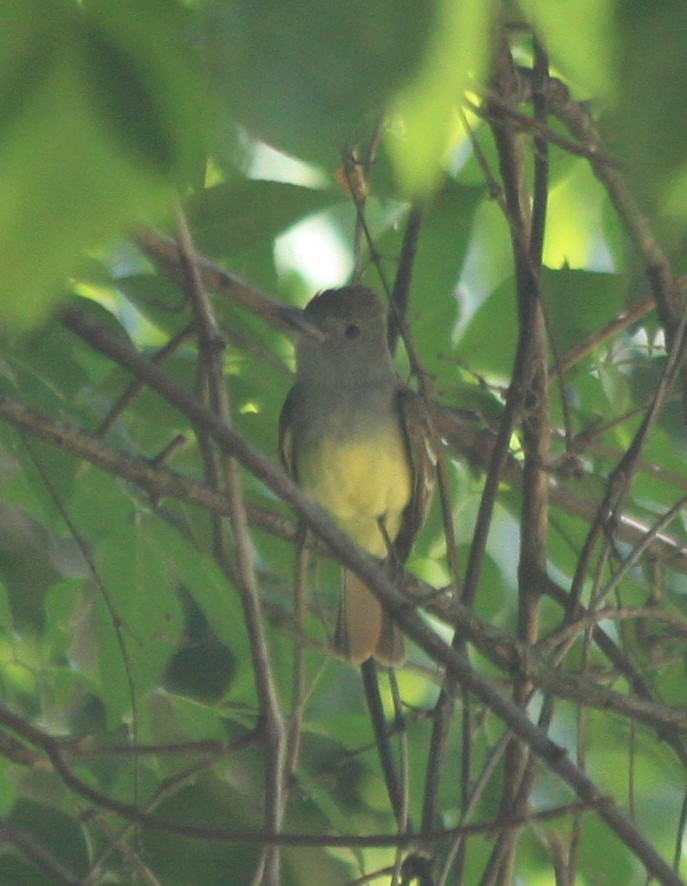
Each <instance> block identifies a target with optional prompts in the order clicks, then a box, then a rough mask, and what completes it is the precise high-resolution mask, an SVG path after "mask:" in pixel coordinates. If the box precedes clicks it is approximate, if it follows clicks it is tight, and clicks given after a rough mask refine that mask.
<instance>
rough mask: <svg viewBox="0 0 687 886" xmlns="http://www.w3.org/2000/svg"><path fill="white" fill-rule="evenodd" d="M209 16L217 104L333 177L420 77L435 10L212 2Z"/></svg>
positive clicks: (311, 1) (299, 1)
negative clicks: (360, 137)
mask: <svg viewBox="0 0 687 886" xmlns="http://www.w3.org/2000/svg"><path fill="white" fill-rule="evenodd" d="M206 15H207V19H206V26H207V32H206V39H207V43H208V46H207V53H208V58H209V61H210V66H211V70H212V74H213V80H214V84H215V87H216V89H217V92H218V94H219V96H220V100H221V101H225V102H227V104H228V106H229V107H230V108H231V109H232V111H233V112H234V113H235V114H236V117H237V118H238V119H239V120H240V122H241V123H242V124H243V125H244V126H245V127H246V128H247V129H248V130H249V132H250V133H251V134H254V135H257V136H259V137H260V138H261V139H262V140H263V141H266V142H268V143H269V144H273V145H275V146H276V147H278V148H280V149H281V150H284V151H287V152H289V153H292V154H296V155H297V156H303V157H307V158H325V160H326V161H327V165H328V166H329V167H330V168H332V167H333V166H334V165H338V156H339V152H340V150H341V149H342V148H343V147H345V146H346V145H348V144H351V143H354V142H355V140H356V137H357V134H356V129H357V127H358V126H359V124H360V123H361V121H362V120H363V118H364V117H365V116H366V115H368V114H370V115H379V114H381V112H382V110H383V108H384V103H385V102H386V101H387V100H388V98H389V97H390V96H391V94H392V93H393V92H394V91H395V90H396V89H397V88H398V87H399V86H400V85H401V84H403V83H405V82H407V81H408V79H409V78H410V76H411V75H412V73H413V72H414V70H415V69H416V68H417V65H418V62H419V60H420V58H421V57H422V54H423V50H424V47H425V44H426V41H427V37H428V31H429V28H430V25H431V23H432V21H433V19H434V16H435V3H434V2H431V3H423V2H421V0H400V2H398V0H397V2H393V0H370V2H367V3H364V4H348V3H342V4H336V5H334V6H326V7H325V6H322V4H321V3H319V2H317V0H296V2H292V3H289V4H284V3H281V2H280V0H269V2H263V3H261V4H255V3H252V2H250V0H235V2H233V3H226V2H221V0H212V2H209V3H208V4H207V13H206ZM306 96H307V100H306V99H305V97H306Z"/></svg>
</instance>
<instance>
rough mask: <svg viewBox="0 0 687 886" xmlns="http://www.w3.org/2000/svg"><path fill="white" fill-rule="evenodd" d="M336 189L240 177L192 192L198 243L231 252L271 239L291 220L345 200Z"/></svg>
mask: <svg viewBox="0 0 687 886" xmlns="http://www.w3.org/2000/svg"><path fill="white" fill-rule="evenodd" d="M340 199H341V197H340V195H339V194H337V193H332V192H331V191H327V190H322V189H319V190H318V189H314V188H305V187H302V186H300V185H292V184H287V183H285V182H275V181H259V180H238V181H233V182H227V183H225V184H221V185H215V187H213V188H208V189H207V190H205V191H201V192H200V193H199V194H197V195H196V196H195V197H193V198H191V200H190V201H189V205H188V213H189V220H190V223H191V227H192V230H193V236H194V239H195V241H196V244H197V245H198V246H199V247H201V249H202V250H203V251H204V252H207V253H210V254H211V255H213V256H219V257H227V256H231V255H234V254H236V253H241V252H244V251H247V250H248V249H253V248H255V246H256V244H258V243H261V242H262V243H266V244H270V246H271V243H272V240H273V239H274V237H276V236H277V234H280V233H281V232H282V231H284V230H285V229H286V228H287V227H289V226H290V225H293V224H295V223H296V222H298V221H301V220H302V219H303V218H305V217H306V216H308V215H311V214H312V213H314V212H317V211H319V210H321V209H324V208H326V207H327V206H329V205H330V204H331V203H333V202H336V201H337V200H340Z"/></svg>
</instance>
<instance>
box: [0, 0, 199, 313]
mask: <svg viewBox="0 0 687 886" xmlns="http://www.w3.org/2000/svg"><path fill="white" fill-rule="evenodd" d="M136 6H137V10H138V13H137V16H133V15H131V14H130V11H129V10H130V9H131V8H132V6H130V5H129V4H126V3H122V4H101V3H94V4H89V5H88V6H87V7H86V9H80V8H79V7H78V6H76V5H75V4H74V3H71V2H69V0H47V3H46V2H42V0H8V2H7V3H4V4H3V10H2V13H0V57H2V59H3V62H2V63H0V120H4V121H5V125H3V127H2V136H1V137H0V177H2V179H3V181H4V182H5V189H4V195H3V201H2V206H1V207H0V276H2V279H3V287H4V293H5V298H6V303H5V313H4V322H5V323H6V324H7V325H9V326H20V327H23V326H26V325H28V324H31V323H35V322H36V321H37V320H38V319H39V318H40V317H41V316H43V315H44V314H45V312H46V310H47V309H48V307H49V305H50V303H51V302H52V301H53V300H54V299H55V298H56V296H57V294H58V291H59V287H60V286H61V283H62V280H63V279H64V277H65V276H66V275H67V274H68V273H69V272H70V270H72V269H73V267H74V266H75V264H76V261H77V256H78V255H79V253H80V252H81V250H82V249H83V248H85V247H87V246H89V245H93V244H95V243H96V242H98V241H102V240H105V239H107V238H109V237H112V236H113V235H114V234H116V233H117V232H119V231H121V230H122V229H123V228H124V227H125V226H130V225H132V224H134V223H136V222H138V221H139V220H140V218H141V216H142V214H144V213H151V212H152V213H159V212H160V211H161V210H162V209H163V208H164V207H165V204H166V203H167V202H168V199H169V198H168V187H167V186H168V184H169V182H170V179H171V176H172V175H176V174H181V172H182V167H183V165H184V164H185V163H186V162H187V161H186V159H185V155H187V153H188V151H187V148H186V147H184V144H185V142H188V138H187V136H186V132H187V129H186V127H184V126H181V125H180V119H181V118H180V116H179V115H177V117H176V119H175V120H174V121H173V120H171V119H170V113H171V111H172V109H178V108H181V107H186V106H187V100H188V83H189V80H190V66H189V64H188V61H187V53H186V52H185V51H184V50H183V47H182V45H181V43H180V42H179V34H178V31H177V28H178V15H177V13H178V8H177V7H176V4H174V3H172V2H169V3H165V2H153V0H146V2H145V3H144V4H137V5H136ZM153 22H154V24H153ZM150 27H154V30H155V33H156V41H155V44H154V46H160V48H162V47H163V46H169V43H170V41H176V42H177V46H178V49H177V52H176V55H175V59H174V67H172V66H171V64H170V65H169V66H168V67H167V68H166V71H163V70H162V66H161V64H160V53H158V55H157V59H156V63H155V64H153V66H152V68H151V67H150V57H149V53H150V51H151V49H152V46H151V44H150V41H149V40H148V39H147V35H148V33H149V30H148V29H149V28H150ZM165 57H167V55H165ZM170 61H171V59H170ZM151 70H152V71H154V72H155V73H154V74H150V71H151ZM184 116H185V115H184ZM130 137H132V139H133V142H134V143H135V147H134V148H133V150H132V141H130Z"/></svg>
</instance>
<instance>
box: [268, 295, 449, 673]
mask: <svg viewBox="0 0 687 886" xmlns="http://www.w3.org/2000/svg"><path fill="white" fill-rule="evenodd" d="M304 318H305V320H306V322H307V324H308V325H309V327H310V328H311V329H312V330H314V331H315V333H316V334H307V333H305V332H303V331H300V332H297V333H296V381H295V384H294V385H293V387H292V388H291V390H290V391H289V393H288V395H287V397H286V400H285V402H284V406H283V408H282V411H281V414H280V420H279V438H280V453H281V458H282V461H283V464H284V466H285V468H286V470H287V471H288V472H289V474H290V475H291V476H292V477H293V479H294V480H295V482H296V483H297V484H298V485H299V486H300V487H301V489H303V491H304V492H306V493H307V494H308V495H309V496H310V497H311V498H312V499H313V500H314V501H316V502H317V503H318V504H319V505H320V506H321V507H322V508H323V509H324V510H325V511H326V512H327V513H328V514H329V516H330V517H331V518H332V519H333V520H334V522H335V523H336V524H337V525H338V526H339V528H340V529H343V530H344V531H345V532H347V533H348V535H350V536H351V538H352V539H353V540H354V541H355V542H357V544H358V545H360V547H361V548H363V549H364V550H365V551H367V552H368V553H369V554H372V555H373V556H374V557H377V558H378V559H380V560H382V561H386V562H388V563H390V565H391V567H392V569H393V567H398V566H400V565H401V564H403V563H405V561H406V559H407V557H408V555H409V553H410V550H411V547H412V545H413V542H414V540H415V538H416V536H417V533H418V532H419V530H420V527H421V526H422V523H423V521H424V519H425V516H426V513H427V510H428V507H429V503H430V500H431V496H432V489H433V483H434V466H435V463H436V458H435V455H434V449H433V446H432V435H431V432H430V426H429V423H428V420H427V417H426V411H425V409H424V405H423V401H422V398H421V397H420V395H419V394H417V393H416V392H415V391H414V390H412V389H411V388H410V387H409V386H408V385H407V384H405V383H404V382H403V380H402V379H401V378H400V377H399V376H398V374H397V372H396V370H395V367H394V363H393V359H392V355H391V353H390V351H389V347H388V344H387V311H386V308H385V306H384V303H383V302H382V301H381V299H380V298H379V297H378V296H377V295H376V293H375V292H374V291H373V290H372V289H370V288H368V287H366V286H363V285H360V284H356V285H351V286H346V287H343V288H339V289H328V290H325V291H324V292H321V293H319V294H317V295H316V296H315V297H314V298H312V299H311V301H310V302H309V303H308V304H307V306H306V307H305V310H304ZM404 645H405V644H404V639H403V634H402V632H401V631H400V629H399V627H398V625H396V624H395V622H394V621H393V619H392V618H391V616H390V615H389V614H388V613H387V612H386V611H385V610H384V608H383V607H382V605H381V603H380V602H379V600H378V599H377V598H376V597H375V595H374V594H373V593H372V591H371V590H370V589H369V588H368V587H367V585H366V584H365V583H364V582H363V581H362V580H360V579H359V578H358V577H357V576H356V575H355V574H354V573H353V572H352V571H351V570H349V569H347V568H345V567H344V568H343V577H342V591H341V596H340V605H339V612H338V619H337V626H336V630H335V632H334V638H333V646H334V651H335V652H336V653H337V654H338V655H339V656H340V657H341V658H343V659H345V660H346V661H349V662H352V663H355V664H360V663H362V662H365V661H367V660H368V659H369V658H371V657H372V658H374V659H376V660H377V661H378V662H380V663H381V664H385V665H389V666H395V665H398V664H400V663H402V662H403V660H404V657H405V650H404Z"/></svg>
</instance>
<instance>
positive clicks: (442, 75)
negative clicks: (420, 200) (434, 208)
mask: <svg viewBox="0 0 687 886" xmlns="http://www.w3.org/2000/svg"><path fill="white" fill-rule="evenodd" d="M490 13H491V7H490V4H489V3H485V2H483V0H462V2H460V3H456V2H455V0H438V3H437V15H436V19H435V21H434V23H433V27H432V31H431V33H430V38H429V43H428V46H427V48H426V50H425V54H424V57H423V59H422V65H421V67H420V69H419V70H418V72H417V74H416V75H415V77H414V78H413V79H412V81H411V83H410V84H408V85H407V86H406V87H404V88H403V89H402V90H401V91H400V93H399V94H398V96H397V97H396V101H395V111H396V115H397V118H398V123H397V125H396V127H394V128H392V129H391V131H390V132H389V134H388V144H389V150H390V152H391V155H392V157H393V158H394V160H395V163H396V171H397V175H398V181H399V185H400V188H401V191H403V192H405V193H406V194H422V193H424V192H425V191H427V190H429V189H431V188H433V187H434V186H435V185H436V183H437V181H438V178H439V173H440V169H441V167H442V165H443V163H444V162H445V160H446V157H447V155H448V152H449V149H450V148H452V147H454V144H452V140H454V141H455V133H456V130H457V129H458V131H460V129H461V127H460V126H457V124H456V118H455V104H456V98H457V97H458V98H460V97H461V96H462V95H463V93H464V92H465V90H466V89H468V88H469V87H470V85H471V83H472V82H473V81H475V80H476V81H477V82H479V80H480V78H481V75H482V71H483V69H484V68H485V67H486V65H487V62H488V57H487V56H488V45H489V43H488V39H487V35H488V33H489V27H490V24H491V22H490V17H491V15H490ZM463 138H464V136H463Z"/></svg>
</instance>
